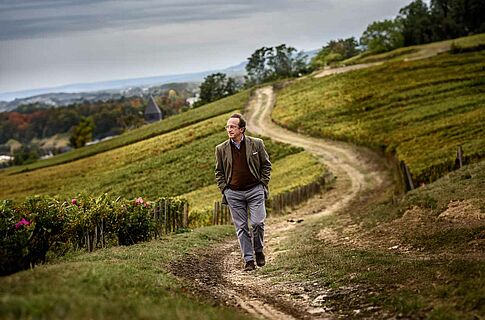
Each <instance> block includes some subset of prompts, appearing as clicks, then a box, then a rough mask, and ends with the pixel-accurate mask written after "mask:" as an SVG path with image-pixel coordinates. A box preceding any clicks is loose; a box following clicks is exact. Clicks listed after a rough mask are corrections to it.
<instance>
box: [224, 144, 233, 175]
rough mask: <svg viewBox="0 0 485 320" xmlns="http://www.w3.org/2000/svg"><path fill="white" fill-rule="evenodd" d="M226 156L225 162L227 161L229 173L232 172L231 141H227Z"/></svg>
mask: <svg viewBox="0 0 485 320" xmlns="http://www.w3.org/2000/svg"><path fill="white" fill-rule="evenodd" d="M224 149H225V150H224V154H225V156H226V159H224V161H227V162H226V164H227V168H228V171H229V172H232V152H231V140H227V142H226V145H225V146H224Z"/></svg>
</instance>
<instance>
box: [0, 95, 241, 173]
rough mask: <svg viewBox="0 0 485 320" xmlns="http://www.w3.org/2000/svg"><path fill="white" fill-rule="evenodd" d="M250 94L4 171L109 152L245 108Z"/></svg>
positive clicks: (19, 169) (59, 162) (11, 171)
mask: <svg viewBox="0 0 485 320" xmlns="http://www.w3.org/2000/svg"><path fill="white" fill-rule="evenodd" d="M249 94H250V91H249V90H245V91H242V92H240V93H238V94H235V95H233V96H230V97H227V98H224V99H221V100H218V101H216V102H213V103H210V104H207V105H204V106H202V107H199V108H196V109H191V110H189V111H187V112H184V113H182V114H178V115H175V116H172V117H170V118H167V119H164V120H162V121H160V122H156V123H153V124H148V125H145V126H143V127H141V128H137V129H133V130H129V131H127V132H125V133H123V134H121V135H119V136H117V137H115V138H113V139H110V140H106V141H103V142H100V143H97V144H94V145H90V146H85V147H83V148H80V149H76V150H72V151H69V152H66V153H62V154H59V155H56V156H54V157H52V158H49V159H46V160H42V161H37V162H35V163H32V164H29V165H22V166H16V167H11V168H8V169H4V170H3V172H5V173H7V174H15V173H19V172H26V171H32V170H36V169H39V168H44V167H50V166H54V165H58V164H62V163H66V162H71V161H75V160H78V159H82V158H86V157H89V156H93V155H95V154H98V153H101V152H106V151H109V150H112V149H116V148H119V147H122V146H126V145H129V144H133V143H136V142H138V141H142V140H145V139H149V138H151V137H155V136H157V135H160V134H164V133H167V132H170V131H173V130H176V129H180V128H183V127H186V126H188V125H192V124H195V123H197V122H199V121H203V120H206V119H209V118H212V117H215V116H218V115H221V114H223V113H228V112H230V111H234V110H237V109H243V108H244V106H245V104H246V103H247V101H248V98H249ZM0 172H2V171H0Z"/></svg>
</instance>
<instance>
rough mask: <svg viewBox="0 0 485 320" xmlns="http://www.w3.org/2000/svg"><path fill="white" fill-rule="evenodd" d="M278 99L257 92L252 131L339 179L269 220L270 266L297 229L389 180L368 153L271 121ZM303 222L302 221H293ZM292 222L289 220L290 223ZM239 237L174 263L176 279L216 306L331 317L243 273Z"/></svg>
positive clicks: (267, 314) (287, 286) (281, 287)
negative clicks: (307, 155)
mask: <svg viewBox="0 0 485 320" xmlns="http://www.w3.org/2000/svg"><path fill="white" fill-rule="evenodd" d="M274 101H275V95H274V92H273V89H272V87H264V88H261V89H258V90H257V91H256V92H255V94H254V95H253V97H252V99H251V102H250V105H249V106H248V108H247V110H246V115H245V116H246V118H247V120H248V130H249V131H250V132H253V133H257V134H260V135H263V136H267V137H271V139H273V140H276V141H281V142H285V143H289V144H293V145H296V146H300V147H303V148H304V149H306V150H307V151H309V152H311V153H313V154H315V155H316V156H317V157H318V158H319V159H320V160H321V161H322V162H324V163H325V164H326V165H327V166H328V167H329V169H330V171H331V172H332V173H333V174H334V175H335V176H336V182H335V184H334V185H333V188H332V189H331V190H328V191H326V192H324V193H323V194H322V195H321V196H319V197H315V198H314V199H312V200H310V201H308V203H307V204H305V205H304V206H302V207H301V208H299V209H298V210H295V211H293V212H292V213H291V214H290V215H287V216H284V217H279V218H272V219H268V220H267V223H266V234H265V235H266V239H265V243H266V246H265V253H266V255H267V263H268V264H271V261H272V259H273V258H274V257H275V256H276V255H277V254H281V253H282V251H278V252H275V251H274V250H273V248H275V247H277V244H278V242H280V241H285V234H287V233H288V232H289V231H290V230H292V229H293V228H298V227H300V226H304V225H305V224H307V223H312V221H314V220H316V219H318V218H320V217H322V216H323V215H330V214H334V213H336V212H337V211H339V210H345V208H346V206H348V204H349V203H350V201H352V200H355V199H356V198H358V197H359V196H361V195H363V194H365V193H367V194H368V193H369V191H372V190H379V189H381V188H382V187H383V185H384V184H385V183H387V182H386V181H388V177H387V175H388V171H387V170H385V169H383V168H385V166H384V165H383V163H382V160H381V159H380V158H379V157H378V156H377V155H376V154H374V153H372V152H370V151H368V150H367V149H363V148H357V147H355V146H352V145H349V144H346V143H341V142H335V141H328V140H323V139H316V138H311V137H307V136H304V135H300V134H297V133H294V132H291V131H288V130H286V129H284V128H281V127H279V126H277V125H275V124H274V123H273V122H272V121H271V118H270V114H271V110H272V108H273V105H274ZM299 219H301V220H303V222H301V223H295V222H293V221H297V220H299ZM289 221H290V222H289ZM241 269H242V259H241V256H240V253H239V248H238V244H237V240H236V237H235V236H234V239H231V240H230V241H228V242H225V243H222V244H220V245H217V246H215V247H213V248H211V249H210V250H209V251H206V252H205V253H204V254H203V255H198V256H195V255H194V256H190V257H188V258H187V259H186V260H185V261H178V262H177V263H175V264H174V265H173V272H174V274H176V275H177V276H181V277H184V278H187V279H188V280H190V281H191V282H192V283H193V286H192V289H193V291H194V293H195V294H197V295H199V296H203V297H206V298H207V297H210V299H211V300H213V301H214V302H215V303H216V304H226V305H232V306H235V307H237V308H240V309H243V310H245V311H246V312H248V313H250V314H252V315H255V316H258V317H262V318H266V319H331V318H334V317H335V316H336V313H334V312H333V311H332V310H330V309H326V308H325V307H322V306H319V307H315V306H314V305H312V304H311V301H309V300H308V299H298V300H296V299H293V298H292V296H295V295H296V294H299V291H301V288H298V287H295V286H294V285H293V284H291V283H278V284H274V283H272V282H271V279H270V278H268V277H267V276H266V277H264V276H263V275H261V274H260V273H258V272H257V271H256V272H243V271H242V270H241Z"/></svg>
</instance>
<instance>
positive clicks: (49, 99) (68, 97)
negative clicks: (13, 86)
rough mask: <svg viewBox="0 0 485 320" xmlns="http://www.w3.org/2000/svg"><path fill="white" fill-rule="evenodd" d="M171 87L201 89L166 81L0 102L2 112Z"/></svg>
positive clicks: (152, 92)
mask: <svg viewBox="0 0 485 320" xmlns="http://www.w3.org/2000/svg"><path fill="white" fill-rule="evenodd" d="M170 89H174V90H175V91H177V92H179V91H187V92H192V93H194V94H195V93H196V92H198V90H199V82H177V83H166V84H163V85H153V86H146V87H127V88H122V89H110V90H102V91H93V92H73V93H66V92H54V93H45V94H40V95H36V96H31V97H27V98H21V99H15V100H13V101H10V102H4V101H2V103H0V112H5V111H13V110H15V109H17V108H18V107H19V106H21V105H28V104H38V105H39V107H40V108H42V107H51V106H52V107H61V106H67V105H71V104H74V103H84V102H96V101H102V102H106V101H109V100H119V99H121V98H123V97H125V98H130V97H143V96H145V97H146V96H148V95H160V94H162V93H164V92H166V91H168V90H170Z"/></svg>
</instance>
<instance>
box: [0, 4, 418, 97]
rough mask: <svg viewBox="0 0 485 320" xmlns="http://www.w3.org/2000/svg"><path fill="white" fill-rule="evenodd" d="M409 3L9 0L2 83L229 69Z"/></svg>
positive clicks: (350, 31) (0, 26) (350, 32)
mask: <svg viewBox="0 0 485 320" xmlns="http://www.w3.org/2000/svg"><path fill="white" fill-rule="evenodd" d="M408 2H409V1H403V0H362V1H351V0H339V1H337V0H300V1H292V0H266V1H264V0H237V1H217V0H209V1H197V0H178V1H175V0H173V1H155V0H143V1H81V0H79V1H74V0H71V1H67V0H66V1H45V0H44V1H40V0H37V1H9V2H5V1H4V2H2V3H0V70H1V72H0V92H6V91H13V90H21V89H31V88H38V87H47V86H53V85H61V84H67V83H74V82H93V81H101V80H111V79H118V78H132V77H142V76H150V75H162V74H173V73H183V72H195V71H205V70H210V69H217V68H224V67H227V66H229V65H231V64H237V63H239V62H241V61H242V60H245V59H246V58H247V57H248V56H249V55H250V54H251V53H252V52H253V51H254V50H256V49H258V48H259V47H261V46H274V45H278V44H281V43H286V44H288V45H290V46H293V47H296V48H297V49H299V50H300V49H316V48H319V47H321V46H323V45H325V44H326V42H328V41H329V40H332V39H336V38H347V37H351V36H355V37H357V38H358V37H359V36H360V35H361V33H362V32H363V31H364V29H365V27H366V26H367V25H368V24H369V23H371V22H372V21H375V20H382V19H386V18H390V17H392V16H394V15H396V14H397V13H398V11H399V8H401V7H403V6H404V5H406V4H407V3H408Z"/></svg>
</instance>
